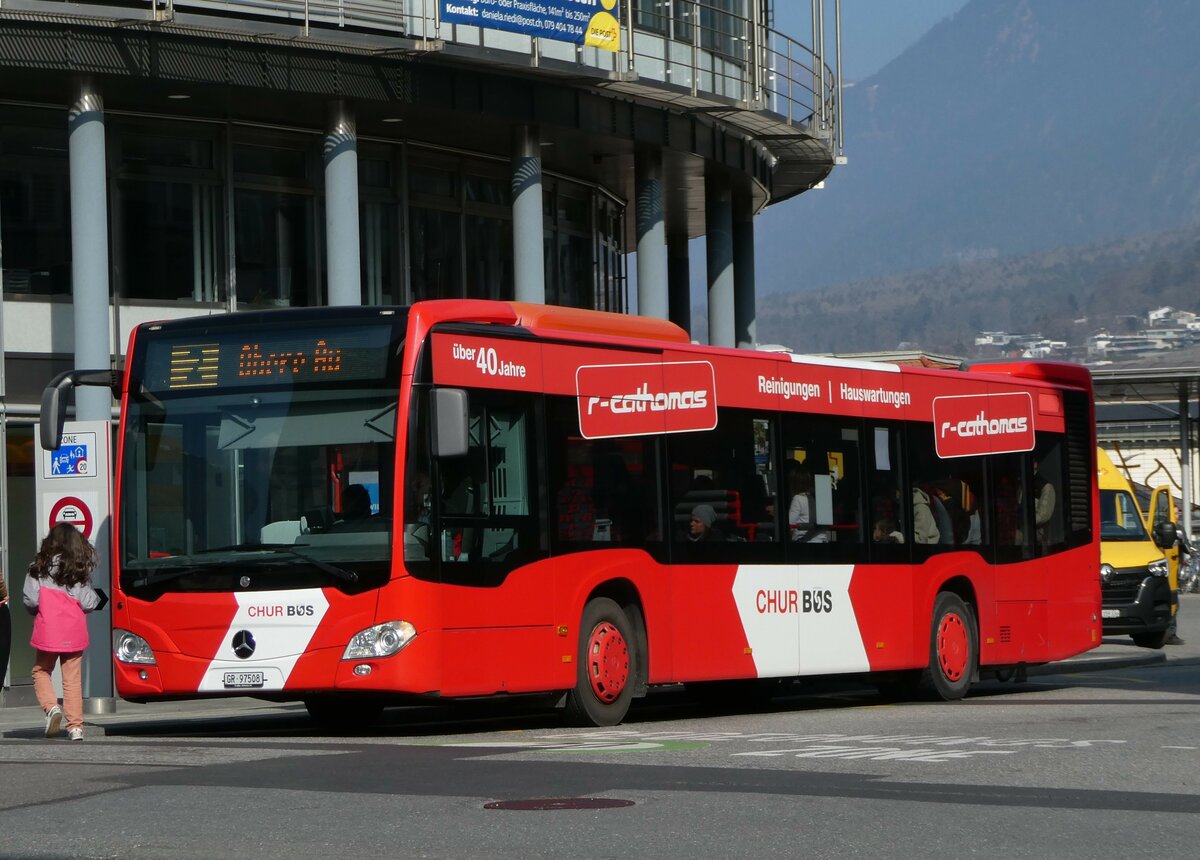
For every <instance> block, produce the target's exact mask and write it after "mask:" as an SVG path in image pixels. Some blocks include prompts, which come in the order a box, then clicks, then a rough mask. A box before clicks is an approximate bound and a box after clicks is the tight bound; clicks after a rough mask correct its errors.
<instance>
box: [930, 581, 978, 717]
mask: <svg viewBox="0 0 1200 860" xmlns="http://www.w3.org/2000/svg"><path fill="white" fill-rule="evenodd" d="M978 668H979V630H978V628H977V627H976V624H975V614H974V613H973V612H972V611H971V609H970V607H969V606H968V605H967V604H966V603H965V602H964V601H963V599H962V598H961V597H959V596H958V595H957V594H954V593H953V592H949V591H943V592H942V593H941V594H939V595H938V596H937V600H935V601H934V602H933V624H932V625H931V629H930V632H929V680H930V683H931V686H932V687H933V692H934V693H936V694H937V696H938V697H939V698H941V699H944V700H945V701H947V702H954V701H957V700H959V699H961V698H962V697H963V696H965V695H966V694H967V690H969V689H970V688H971V681H972V680H973V679H974V677H975V673H976V671H977V670H978Z"/></svg>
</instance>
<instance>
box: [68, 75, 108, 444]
mask: <svg viewBox="0 0 1200 860" xmlns="http://www.w3.org/2000/svg"><path fill="white" fill-rule="evenodd" d="M67 132H68V141H69V142H68V159H69V170H70V174H71V301H72V304H73V305H74V316H75V366H76V367H78V368H81V369H88V370H94V369H100V370H102V369H104V368H106V367H110V366H111V364H112V350H111V348H110V346H109V316H108V308H109V300H108V186H107V170H106V164H107V162H106V160H105V154H104V101H103V99H101V97H100V92H99V90H98V89H97V88H96V86H95V84H94V82H93V81H92V80H91V79H90V78H80V79H78V80H77V81H76V85H75V101H74V103H72V105H71V110H70V113H68V114H67ZM111 414H112V395H111V394H110V393H109V392H108V391H107V390H106V389H104V388H95V387H90V386H83V387H80V388H78V389H76V391H75V416H76V417H77V418H78V419H79V420H80V421H107V420H109V418H110V417H111Z"/></svg>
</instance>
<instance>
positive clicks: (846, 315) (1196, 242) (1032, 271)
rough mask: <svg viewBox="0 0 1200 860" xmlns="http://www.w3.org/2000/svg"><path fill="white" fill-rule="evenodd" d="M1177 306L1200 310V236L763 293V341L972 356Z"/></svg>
mask: <svg viewBox="0 0 1200 860" xmlns="http://www.w3.org/2000/svg"><path fill="white" fill-rule="evenodd" d="M1163 305H1170V306H1172V307H1176V308H1180V309H1183V310H1190V311H1200V230H1196V229H1192V230H1185V231H1176V232H1172V233H1162V234H1155V235H1152V236H1145V237H1137V238H1133V239H1122V240H1119V241H1114V242H1108V243H1101V244H1096V245H1086V246H1081V247H1073V248H1057V249H1054V250H1053V251H1042V252H1039V253H1036V254H1030V255H1027V256H1023V257H1005V258H1002V259H999V260H988V261H977V262H971V263H954V264H949V265H946V266H941V267H938V268H934V269H929V270H925V271H920V272H914V273H906V274H900V275H891V276H889V277H886V278H877V279H872V280H866V281H860V282H856V283H851V284H842V285H839V286H837V287H829V288H821V289H813V290H806V291H799V292H792V293H787V294H784V293H779V294H776V295H773V296H770V297H760V299H759V302H758V321H757V324H758V338H759V341H760V342H763V343H782V344H784V345H786V346H789V347H791V348H792V349H794V350H795V351H797V352H816V353H826V352H837V353H849V352H875V351H881V350H891V349H895V348H896V347H897V346H898V345H899V344H900V343H901V342H907V343H910V344H915V345H916V346H918V347H920V348H921V349H924V350H926V351H929V352H935V353H948V354H952V355H957V356H970V355H972V354H973V353H974V346H973V342H974V338H975V336H976V335H977V334H978V333H979V332H980V331H984V330H987V331H1007V332H1009V333H1014V334H1015V333H1028V332H1039V333H1041V334H1042V335H1044V336H1046V337H1050V338H1053V339H1055V340H1065V341H1067V342H1069V343H1073V344H1077V345H1079V344H1082V343H1083V342H1084V340H1085V339H1086V338H1087V336H1088V335H1089V334H1091V333H1093V332H1095V331H1097V330H1099V329H1108V330H1109V331H1110V332H1112V333H1114V334H1125V333H1131V329H1130V326H1131V325H1133V324H1134V323H1135V322H1136V321H1134V320H1130V319H1129V318H1128V317H1129V316H1133V317H1137V318H1139V319H1140V320H1142V321H1143V323H1142V324H1144V320H1145V316H1146V313H1147V312H1148V311H1150V310H1151V309H1153V308H1157V307H1161V306H1163Z"/></svg>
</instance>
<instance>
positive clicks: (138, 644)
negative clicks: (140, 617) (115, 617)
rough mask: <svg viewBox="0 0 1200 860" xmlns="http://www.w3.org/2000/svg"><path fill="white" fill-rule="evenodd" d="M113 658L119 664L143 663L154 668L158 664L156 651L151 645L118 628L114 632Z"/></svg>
mask: <svg viewBox="0 0 1200 860" xmlns="http://www.w3.org/2000/svg"><path fill="white" fill-rule="evenodd" d="M112 646H113V656H114V657H115V658H116V659H117V662H118V663H142V664H144V665H148V666H153V665H155V664H156V663H158V661H157V660H155V659H154V651H153V650H151V648H150V643H149V642H147V641H146V640H145V639H143V638H142V637H141V636H138V635H137V634H136V633H130V632H129V631H128V630H122V629H121V628H120V627H116V628H114V629H113V632H112Z"/></svg>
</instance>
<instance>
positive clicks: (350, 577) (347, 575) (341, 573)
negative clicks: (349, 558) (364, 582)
mask: <svg viewBox="0 0 1200 860" xmlns="http://www.w3.org/2000/svg"><path fill="white" fill-rule="evenodd" d="M266 546H269V547H271V551H272V552H286V553H288V554H290V555H294V556H295V557H296V558H298V559H300V560H302V561H307V562H308V563H309V564H311V565H312V566H313V567H315V568H316V569H317V570H320V571H324V572H325V573H328V574H329V575H330V576H335V577H337V578H338V579H341V580H344V581H346V582H358V574H357V573H355V572H354V571H352V570H347V569H346V568H344V567H338V566H337V565H336V564H330V563H329V562H327V561H321V560H320V559H319V558H313V557H312V556H311V555H306V554H305V553H302V552H300V551H299V550H297V549H296V544H290V543H276V544H266ZM299 546H308V544H306V543H302V544H299Z"/></svg>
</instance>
